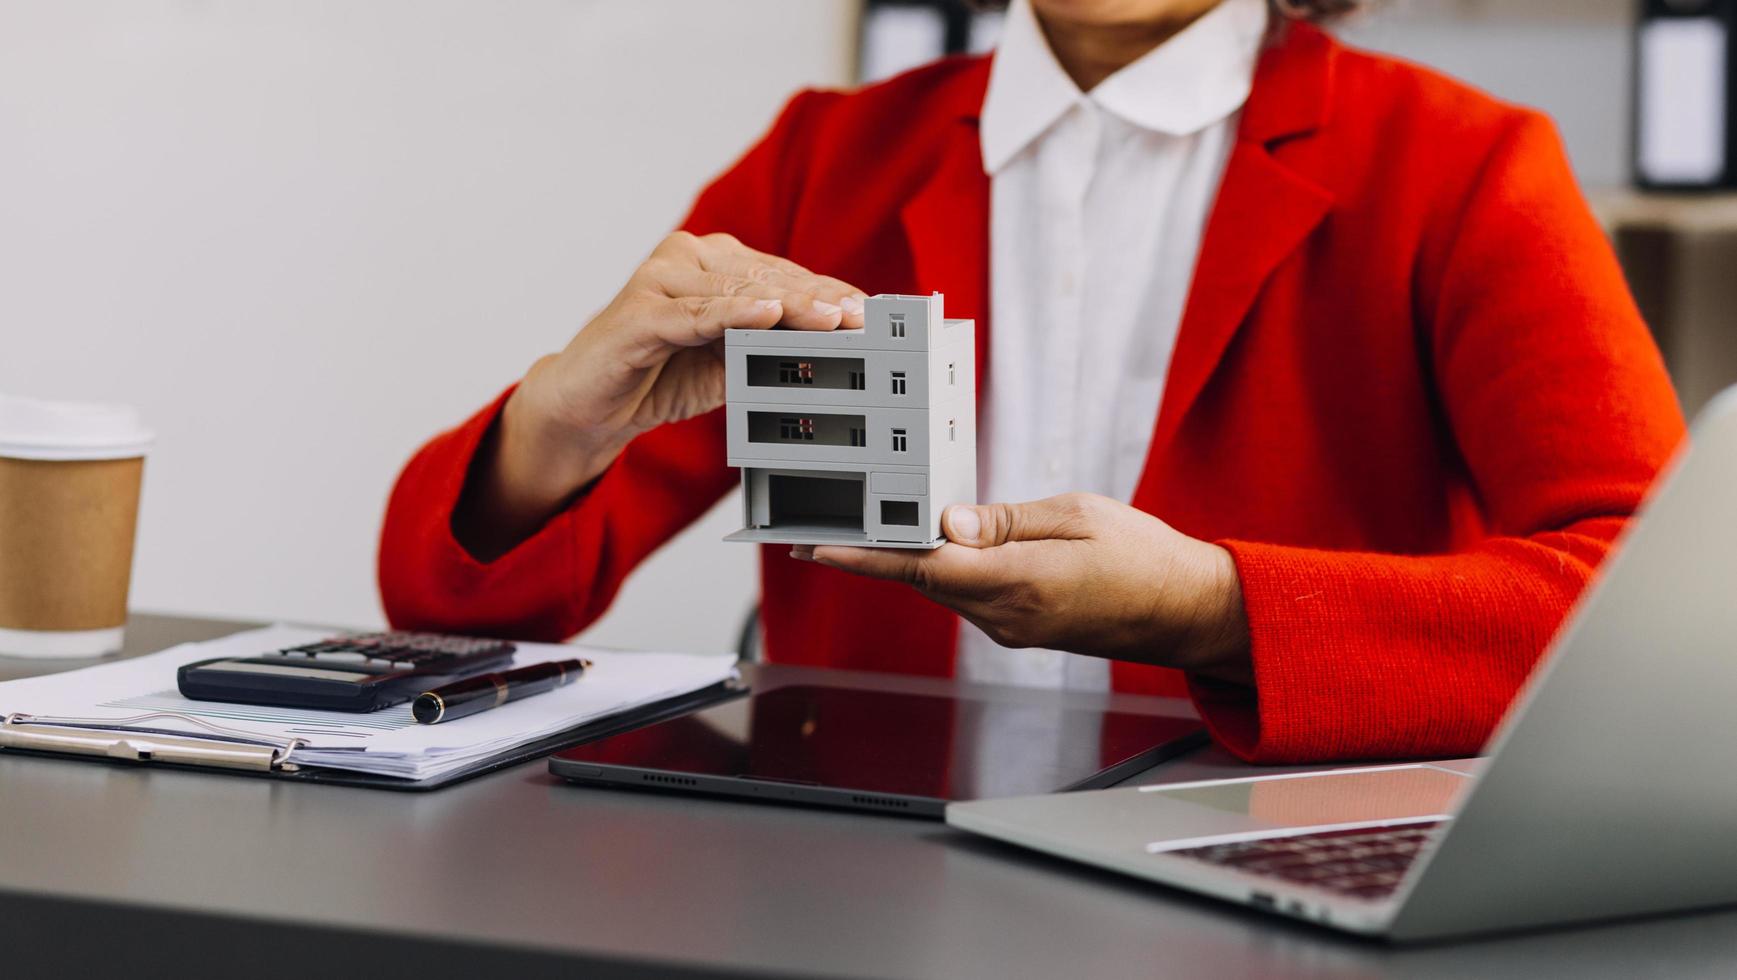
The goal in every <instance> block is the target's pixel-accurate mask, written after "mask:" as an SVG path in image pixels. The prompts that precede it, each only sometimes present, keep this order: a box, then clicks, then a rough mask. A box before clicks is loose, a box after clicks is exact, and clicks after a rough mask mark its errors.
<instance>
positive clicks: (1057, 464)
mask: <svg viewBox="0 0 1737 980" xmlns="http://www.w3.org/2000/svg"><path fill="white" fill-rule="evenodd" d="M1043 468H1044V471H1045V472H1047V473H1049V475H1050V476H1060V475H1061V460H1059V459H1051V460H1050V461H1049V462H1047V463H1045V464H1043Z"/></svg>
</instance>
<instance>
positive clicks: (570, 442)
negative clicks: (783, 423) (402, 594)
mask: <svg viewBox="0 0 1737 980" xmlns="http://www.w3.org/2000/svg"><path fill="white" fill-rule="evenodd" d="M863 298H864V294H863V293H862V291H861V290H859V289H857V288H856V287H854V286H852V285H850V284H848V283H845V282H841V281H839V280H837V279H833V278H831V277H829V276H821V275H816V274H815V273H812V272H810V271H808V270H807V269H804V268H803V267H802V266H800V265H797V264H796V263H794V262H791V261H789V260H788V259H782V258H778V257H777V256H773V255H767V254H766V253H764V252H757V251H755V250H753V249H751V248H749V247H747V246H746V245H743V244H742V243H741V242H739V241H737V240H736V239H735V238H733V237H732V236H730V235H723V234H718V235H705V236H695V235H691V234H688V233H687V232H681V231H678V232H676V233H675V234H672V235H670V236H669V237H668V238H665V239H664V240H663V241H662V242H661V243H660V244H659V245H658V247H657V248H656V249H655V250H653V251H652V253H651V256H650V257H649V258H647V259H646V260H645V262H644V263H642V264H641V265H640V267H639V268H638V269H637V270H635V271H634V274H633V276H632V278H630V279H629V280H628V281H627V285H626V286H624V287H623V288H622V290H621V292H620V293H618V294H617V295H616V297H615V299H614V300H612V301H611V302H610V304H609V305H608V306H607V307H605V308H604V310H603V311H602V312H601V313H599V314H597V316H596V317H594V318H593V319H592V320H591V322H590V323H587V324H586V325H585V327H584V329H582V330H580V331H579V333H578V335H577V336H575V337H574V338H573V340H572V342H571V343H569V344H568V345H567V347H566V349H564V350H562V351H561V352H560V353H558V354H550V355H548V356H546V357H543V358H541V359H540V360H538V361H537V363H536V364H534V365H533V366H532V367H531V370H530V371H529V372H528V373H527V374H526V375H525V378H524V380H523V381H522V382H521V383H520V384H519V387H518V389H517V390H515V391H514V392H513V394H512V397H510V398H508V399H507V403H506V405H505V407H504V408H503V409H502V412H501V417H500V420H499V421H498V423H497V424H496V427H495V429H494V430H493V431H492V432H491V433H490V436H489V438H488V439H486V440H485V441H484V443H483V445H482V447H481V448H480V449H479V450H478V453H477V459H476V461H475V463H474V464H473V467H472V470H471V473H470V478H469V481H468V482H467V484H466V488H465V493H464V495H463V497H462V499H461V500H460V502H459V509H458V513H457V514H456V515H455V518H454V521H453V530H454V532H455V533H456V534H457V535H458V536H459V539H460V541H461V542H462V543H463V544H464V545H465V546H466V547H467V548H468V549H470V551H471V552H472V553H473V554H475V555H477V556H478V557H479V558H482V559H483V560H485V561H486V560H488V559H490V558H493V557H495V556H497V555H500V554H503V553H505V552H506V551H508V550H510V549H511V548H512V547H513V545H515V544H517V543H518V542H519V541H521V540H523V539H524V538H526V537H528V536H529V535H530V534H531V533H533V532H535V531H536V529H537V528H538V527H540V526H541V525H542V524H543V523H544V522H545V521H547V520H548V519H549V518H550V517H551V516H553V515H554V514H555V513H557V512H558V511H559V510H560V509H561V508H562V507H564V506H566V505H567V503H568V502H569V501H571V500H572V498H573V496H574V495H575V494H577V493H578V492H579V491H580V490H582V489H584V487H585V486H586V485H587V484H589V483H590V482H591V481H592V480H594V479H596V478H597V477H598V476H600V475H602V473H603V471H604V470H605V469H607V468H608V467H609V464H610V463H611V462H613V461H614V459H615V457H616V456H618V455H620V453H621V450H622V448H623V447H624V446H626V445H627V443H628V442H629V441H631V440H632V439H633V438H634V437H635V436H637V435H639V434H640V433H642V432H645V431H647V430H649V429H652V428H655V427H657V426H659V425H662V424H664V423H666V422H679V421H681V420H682V419H687V418H692V417H693V416H696V415H701V414H704V413H705V412H709V411H711V410H712V409H714V408H717V407H718V406H720V405H722V404H723V403H724V361H723V336H724V331H725V330H727V329H729V328H731V327H748V328H754V329H762V330H763V329H767V328H770V327H774V326H778V325H780V324H782V325H784V326H786V327H793V328H796V329H799V330H833V329H837V328H838V327H840V326H845V327H859V326H861V325H862V310H863Z"/></svg>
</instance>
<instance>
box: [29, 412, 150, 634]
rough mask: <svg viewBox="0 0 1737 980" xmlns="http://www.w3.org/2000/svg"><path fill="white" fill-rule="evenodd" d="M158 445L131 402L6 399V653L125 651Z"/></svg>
mask: <svg viewBox="0 0 1737 980" xmlns="http://www.w3.org/2000/svg"><path fill="white" fill-rule="evenodd" d="M150 444H151V433H150V431H149V430H147V429H146V428H145V427H144V425H143V424H141V423H140V421H139V415H138V412H136V411H134V410H133V409H131V408H128V407H126V406H123V405H92V404H79V403H71V402H45V401H37V400H34V399H28V398H13V397H8V396H5V395H0V656H11V657H98V656H102V655H104V654H108V653H114V652H116V651H118V650H119V649H120V648H121V640H122V632H123V628H124V627H125V625H126V622H127V589H128V587H129V585H130V584H131V580H132V571H133V537H134V532H135V529H136V528H137V525H138V517H139V484H140V480H141V479H142V477H143V475H144V469H145V451H146V450H147V449H148V448H149V447H150Z"/></svg>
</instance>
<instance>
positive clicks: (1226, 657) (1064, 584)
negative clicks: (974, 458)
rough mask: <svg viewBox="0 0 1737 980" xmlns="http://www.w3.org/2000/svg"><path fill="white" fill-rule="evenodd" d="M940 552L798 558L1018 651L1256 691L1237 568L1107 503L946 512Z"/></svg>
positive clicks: (838, 552)
mask: <svg viewBox="0 0 1737 980" xmlns="http://www.w3.org/2000/svg"><path fill="white" fill-rule="evenodd" d="M942 525H943V527H944V528H945V530H946V533H947V538H948V543H947V544H944V545H942V546H941V547H939V548H937V549H935V550H933V551H915V550H905V549H899V548H848V547H841V546H836V545H822V546H818V547H817V546H811V545H798V546H796V548H795V549H793V550H792V551H791V555H792V556H794V557H797V558H801V559H804V560H807V561H814V562H817V563H819V564H822V565H827V566H830V567H832V568H838V569H843V570H844V571H847V572H855V573H857V574H859V575H868V576H872V577H874V578H884V579H893V580H896V581H901V582H907V583H909V584H910V585H912V586H915V587H916V589H917V590H918V591H919V592H921V593H923V594H924V595H926V596H928V597H929V598H931V599H933V600H935V601H936V602H939V603H941V604H942V605H944V606H948V607H950V608H951V609H953V610H955V611H956V612H958V613H959V615H961V616H963V617H965V618H966V619H968V620H970V621H971V622H972V623H975V624H976V625H977V626H978V627H979V628H980V629H982V630H983V631H984V632H985V633H987V634H989V637H990V638H991V639H993V640H995V642H997V643H1000V644H1001V645H1003V646H1009V647H1048V648H1051V649H1055V650H1068V651H1072V652H1074V653H1085V654H1091V655H1094V656H1099V657H1111V658H1114V659H1117V660H1134V661H1139V662H1142V663H1151V664H1159V665H1162V666H1166V667H1176V668H1179V669H1181V670H1185V671H1189V672H1191V673H1195V674H1200V675H1204V676H1209V677H1214V678H1217V679H1220V680H1229V681H1236V682H1240V683H1251V682H1252V679H1253V678H1252V666H1251V664H1250V661H1249V637H1248V621H1247V619H1246V617H1245V616H1244V613H1243V605H1242V585H1241V583H1240V581H1239V580H1238V579H1237V573H1236V563H1235V561H1233V560H1232V558H1231V556H1230V553H1229V552H1228V551H1226V550H1224V549H1223V548H1221V547H1219V546H1217V545H1214V544H1210V543H1208V542H1205V541H1199V540H1196V539H1194V538H1191V537H1188V536H1187V535H1185V534H1182V533H1180V532H1178V531H1177V530H1175V529H1174V528H1172V527H1170V525H1168V524H1165V523H1164V522H1163V521H1161V520H1159V519H1157V518H1156V517H1153V516H1152V515H1150V514H1147V513H1145V512H1143V511H1139V510H1135V509H1134V508H1132V507H1129V506H1128V505H1126V504H1122V503H1118V502H1116V501H1114V500H1111V499H1109V498H1107V497H1100V496H1097V495H1095V494H1088V493H1069V494H1063V495H1061V496H1059V497H1050V498H1048V499H1045V500H1038V501H1033V502H1031V503H1025V504H978V505H963V504H960V505H955V506H952V507H949V508H948V509H947V512H946V513H945V514H944V515H943V517H942Z"/></svg>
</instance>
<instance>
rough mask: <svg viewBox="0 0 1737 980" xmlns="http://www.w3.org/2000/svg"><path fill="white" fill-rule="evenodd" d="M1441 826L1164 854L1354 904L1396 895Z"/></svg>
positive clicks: (1315, 835)
mask: <svg viewBox="0 0 1737 980" xmlns="http://www.w3.org/2000/svg"><path fill="white" fill-rule="evenodd" d="M1441 825H1442V821H1439V820H1437V821H1430V822H1427V823H1412V824H1405V825H1404V826H1400V827H1376V828H1363V829H1359V830H1326V831H1320V832H1317V833H1312V834H1297V835H1295V836H1291V837H1269V838H1266V839H1264V840H1250V841H1237V842H1235V843H1229V844H1208V845H1206V846H1205V847H1190V848H1185V849H1182V850H1176V851H1165V852H1163V853H1165V854H1175V855H1180V856H1182V857H1187V858H1193V859H1195V860H1197V861H1205V862H1206V863H1208V864H1216V865H1220V866H1222V867H1227V868H1235V869H1236V870H1238V871H1245V872H1248V873H1249V874H1257V875H1262V876H1264V877H1268V878H1278V879H1280V880H1282V881H1288V882H1293V883H1295V884H1299V885H1311V886H1313V887H1315V888H1325V889H1327V890H1328V891H1332V892H1337V893H1339V894H1341V895H1350V896H1352V897H1354V898H1363V899H1377V898H1386V897H1387V896H1389V895H1391V894H1393V892H1394V890H1395V889H1397V888H1398V887H1399V883H1400V881H1401V880H1403V879H1404V878H1405V872H1406V869H1408V868H1410V867H1411V862H1412V861H1414V860H1416V859H1417V856H1418V854H1419V853H1421V852H1422V850H1423V848H1424V846H1425V845H1426V844H1428V843H1429V842H1430V841H1431V840H1432V839H1434V837H1435V829H1436V828H1437V827H1439V826H1441Z"/></svg>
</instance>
